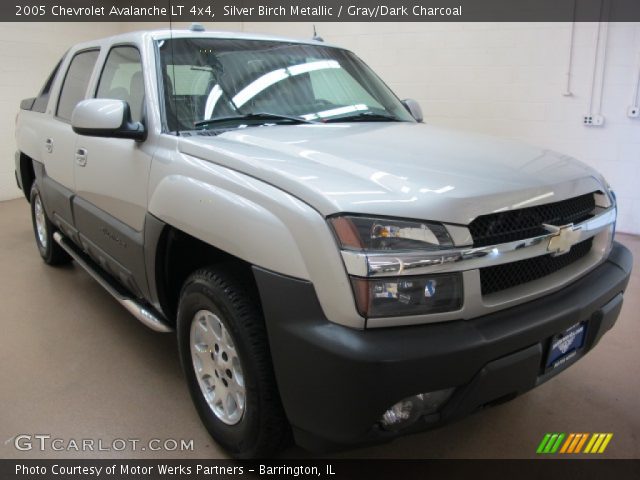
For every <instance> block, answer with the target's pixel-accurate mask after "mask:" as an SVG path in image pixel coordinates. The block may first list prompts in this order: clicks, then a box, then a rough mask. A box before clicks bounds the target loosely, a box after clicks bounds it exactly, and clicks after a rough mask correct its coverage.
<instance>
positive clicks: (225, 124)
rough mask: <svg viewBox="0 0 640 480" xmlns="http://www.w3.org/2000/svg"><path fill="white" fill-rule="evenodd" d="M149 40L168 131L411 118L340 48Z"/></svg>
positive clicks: (238, 41)
mask: <svg viewBox="0 0 640 480" xmlns="http://www.w3.org/2000/svg"><path fill="white" fill-rule="evenodd" d="M157 46H158V51H159V52H160V68H161V77H162V81H163V87H164V88H163V91H164V94H163V95H164V98H163V99H162V101H163V103H164V107H165V109H164V110H165V114H166V128H167V130H169V131H181V130H194V129H219V128H230V127H232V128H233V127H234V125H235V126H236V127H237V126H239V125H247V126H250V125H259V124H265V123H269V124H277V123H282V124H289V125H290V124H292V121H291V119H292V118H294V119H297V118H299V119H300V120H301V122H300V123H305V122H341V121H344V122H352V121H359V122H363V121H365V122H366V121H371V122H373V121H376V122H380V121H387V122H389V121H406V122H413V121H414V120H413V117H411V115H410V114H409V112H408V111H407V110H406V109H405V108H404V106H403V105H402V103H401V102H400V101H399V100H398V98H397V97H396V96H395V95H394V94H393V93H392V92H391V91H390V90H389V88H387V87H386V86H385V85H384V83H383V82H382V81H381V80H380V79H379V78H378V77H377V76H376V75H375V74H374V73H373V72H372V71H371V70H370V69H369V67H367V66H366V65H365V64H364V63H363V62H362V61H361V60H360V59H358V58H357V57H356V56H355V55H354V54H352V53H351V52H348V51H346V50H342V49H339V48H332V47H326V46H320V45H305V44H298V43H288V42H281V41H264V40H245V39H222V38H176V39H172V40H169V39H167V40H159V41H158V43H157ZM278 117H281V118H278ZM217 119H220V121H217ZM293 123H296V122H293Z"/></svg>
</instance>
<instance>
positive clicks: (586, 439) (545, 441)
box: [536, 433, 613, 454]
mask: <svg viewBox="0 0 640 480" xmlns="http://www.w3.org/2000/svg"><path fill="white" fill-rule="evenodd" d="M612 438H613V433H593V434H589V433H569V434H568V435H567V434H564V433H546V434H545V435H544V437H543V438H542V441H541V442H540V444H539V445H538V448H537V449H536V453H538V454H554V453H561V454H578V453H581V452H582V453H591V454H593V453H595V454H599V453H603V452H604V451H605V450H606V448H607V446H608V445H609V442H610V441H611V439H612ZM585 443H586V447H585V448H584V450H583V449H582V447H584V446H585Z"/></svg>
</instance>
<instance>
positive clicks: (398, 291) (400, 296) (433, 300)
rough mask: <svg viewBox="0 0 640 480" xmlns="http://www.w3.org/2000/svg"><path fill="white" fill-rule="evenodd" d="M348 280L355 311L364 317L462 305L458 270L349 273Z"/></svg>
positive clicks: (446, 310) (432, 310) (460, 279)
mask: <svg viewBox="0 0 640 480" xmlns="http://www.w3.org/2000/svg"><path fill="white" fill-rule="evenodd" d="M351 284H352V285H353V291H354V293H355V298H356V305H357V306H358V311H359V312H360V314H361V315H362V316H363V317H366V318H377V317H390V316H400V315H423V314H428V313H441V312H450V311H453V310H459V309H460V308H461V307H462V297H463V294H462V275H461V274H460V273H446V274H435V275H428V276H407V277H384V278H359V277H351Z"/></svg>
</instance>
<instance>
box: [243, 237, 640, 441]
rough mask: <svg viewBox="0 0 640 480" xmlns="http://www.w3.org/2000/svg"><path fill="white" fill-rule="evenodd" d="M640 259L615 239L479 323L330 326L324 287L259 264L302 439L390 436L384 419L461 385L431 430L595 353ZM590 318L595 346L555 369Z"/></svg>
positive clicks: (288, 400) (274, 349) (287, 402)
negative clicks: (525, 299) (561, 282)
mask: <svg viewBox="0 0 640 480" xmlns="http://www.w3.org/2000/svg"><path fill="white" fill-rule="evenodd" d="M632 262H633V259H632V256H631V253H630V252H629V250H627V249H626V248H625V247H624V246H622V245H620V244H618V243H615V244H614V247H613V249H612V251H611V253H610V255H609V257H608V258H607V259H606V260H605V262H604V263H602V264H601V265H600V266H598V267H597V268H595V269H594V270H592V271H591V272H589V273H588V274H587V275H585V276H583V277H582V278H580V279H579V280H577V281H575V282H573V283H572V284H570V285H569V286H567V287H565V288H564V289H562V290H560V291H557V292H555V293H553V294H551V295H548V296H546V297H543V298H540V299H537V300H534V301H531V302H529V303H526V304H522V305H518V306H516V307H513V308H510V309H507V310H502V311H499V312H496V313H492V314H490V315H486V316H483V317H478V318H475V319H472V320H458V321H448V322H442V323H436V324H428V325H418V326H409V327H397V328H388V329H371V330H364V331H361V330H353V329H350V328H346V327H343V326H340V325H337V324H334V323H331V322H329V321H327V319H326V318H325V317H324V315H323V313H322V309H321V307H320V304H319V303H318V299H317V297H316V295H315V291H314V289H313V286H312V284H310V283H308V282H305V281H300V280H296V279H292V278H288V277H283V276H281V275H278V274H274V273H271V272H267V271H264V270H261V269H258V268H256V269H255V270H254V271H255V276H256V280H257V283H258V287H259V290H260V296H261V300H262V306H263V310H264V314H265V319H266V324H267V331H268V335H269V342H270V348H271V355H272V358H273V364H274V369H275V373H276V380H277V382H278V387H279V390H280V395H281V399H282V403H283V405H284V408H285V411H286V413H287V416H288V418H289V421H290V423H291V425H292V427H293V430H294V435H295V437H296V441H297V442H298V443H299V444H301V445H302V446H304V447H306V448H310V449H314V450H327V449H333V448H340V447H344V446H351V445H355V444H363V443H373V442H379V441H384V440H387V439H390V438H393V437H395V436H397V435H398V434H397V433H393V432H388V431H384V430H382V429H380V428H379V427H378V424H377V422H378V421H379V419H380V417H381V415H382V414H383V412H384V411H385V410H387V409H388V408H389V407H390V406H391V405H393V404H394V403H396V402H398V401H399V400H402V399H403V398H406V397H409V396H411V395H415V394H419V393H423V392H430V391H435V390H441V389H446V388H450V387H456V391H455V393H454V394H453V396H452V397H451V398H450V400H449V401H448V402H447V403H446V404H445V405H444V407H443V408H442V410H441V411H440V412H439V413H437V414H434V415H430V416H427V417H423V418H422V419H421V420H419V421H418V422H416V423H415V424H413V425H412V426H411V427H409V428H408V429H407V430H403V431H402V432H400V433H410V432H412V431H419V430H424V429H426V428H430V427H434V426H437V425H441V424H444V423H447V422H449V421H451V420H454V419H456V418H460V417H462V416H465V415H468V414H470V413H472V412H474V411H476V410H478V409H480V408H482V407H484V406H487V405H491V404H494V403H498V402H501V401H504V400H508V399H510V398H513V397H514V396H516V395H518V394H521V393H523V392H525V391H527V390H529V389H531V388H533V387H535V386H537V385H539V384H540V383H542V382H544V381H546V380H548V379H549V378H550V377H551V376H553V375H556V374H557V373H559V372H560V371H562V370H564V369H565V368H567V367H568V366H570V365H571V364H573V363H574V362H575V361H576V360H577V359H578V358H580V357H581V356H583V355H584V354H585V353H586V352H587V351H589V350H590V349H591V348H593V346H594V345H596V343H597V342H598V341H599V340H600V338H601V337H602V335H603V334H604V333H605V332H606V331H607V330H609V329H610V328H611V327H612V326H613V324H614V323H615V321H616V319H617V317H618V314H619V313H620V309H621V307H622V294H623V292H624V290H625V288H626V286H627V283H628V281H629V275H630V272H631V267H632ZM581 321H588V325H587V331H586V338H585V342H584V346H583V348H582V349H581V350H580V351H579V354H578V355H576V356H575V357H574V358H573V359H572V360H571V361H570V362H567V363H566V364H565V365H563V366H562V367H560V368H558V369H555V370H553V371H552V372H551V373H547V374H545V373H544V372H543V359H544V358H545V355H546V351H547V349H548V345H549V343H550V339H551V337H552V336H554V335H555V334H557V333H559V332H562V331H564V330H565V329H567V328H568V327H570V326H571V325H573V324H575V323H578V322H581Z"/></svg>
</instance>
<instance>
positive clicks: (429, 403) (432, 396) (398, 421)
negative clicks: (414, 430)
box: [380, 388, 454, 431]
mask: <svg viewBox="0 0 640 480" xmlns="http://www.w3.org/2000/svg"><path fill="white" fill-rule="evenodd" d="M453 390H454V389H453V388H447V389H445V390H437V391H434V392H427V393H421V394H419V395H414V396H412V397H408V398H405V399H404V400H401V401H400V402H398V403H396V404H395V405H393V406H392V407H391V408H390V409H389V410H387V411H386V412H384V413H383V414H382V418H381V419H380V425H381V426H382V428H383V429H385V430H390V431H399V430H402V429H403V428H406V427H408V426H409V425H411V424H412V423H414V422H415V421H416V420H418V419H419V418H420V417H422V416H424V415H431V414H432V413H436V412H437V411H438V410H439V409H440V407H441V406H442V405H443V404H444V403H445V402H446V401H447V400H449V397H450V396H451V394H452V393H453Z"/></svg>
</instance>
